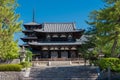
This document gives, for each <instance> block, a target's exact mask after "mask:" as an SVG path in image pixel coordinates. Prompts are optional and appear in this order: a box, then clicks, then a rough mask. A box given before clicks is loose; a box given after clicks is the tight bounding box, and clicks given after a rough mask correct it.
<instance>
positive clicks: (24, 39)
mask: <svg viewBox="0 0 120 80" xmlns="http://www.w3.org/2000/svg"><path fill="white" fill-rule="evenodd" d="M21 39H22V40H25V39H28V40H29V39H37V37H24V38H21Z"/></svg>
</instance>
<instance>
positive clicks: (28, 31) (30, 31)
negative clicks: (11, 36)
mask: <svg viewBox="0 0 120 80" xmlns="http://www.w3.org/2000/svg"><path fill="white" fill-rule="evenodd" d="M22 32H23V33H32V32H33V30H23V31H22Z"/></svg>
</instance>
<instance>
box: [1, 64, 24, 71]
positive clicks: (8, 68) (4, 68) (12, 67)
mask: <svg viewBox="0 0 120 80" xmlns="http://www.w3.org/2000/svg"><path fill="white" fill-rule="evenodd" d="M21 70H22V66H21V65H19V64H0V71H21Z"/></svg>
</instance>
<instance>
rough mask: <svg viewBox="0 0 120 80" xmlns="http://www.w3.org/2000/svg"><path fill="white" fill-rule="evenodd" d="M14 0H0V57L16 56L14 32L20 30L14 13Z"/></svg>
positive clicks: (4, 58) (16, 15)
mask: <svg viewBox="0 0 120 80" xmlns="http://www.w3.org/2000/svg"><path fill="white" fill-rule="evenodd" d="M17 6H18V4H17V3H16V0H0V59H2V60H8V59H13V58H16V57H18V50H19V48H18V45H17V41H14V39H13V38H14V33H15V32H19V31H20V30H21V28H20V25H21V22H19V21H18V18H19V15H18V14H16V13H15V9H16V7H17Z"/></svg>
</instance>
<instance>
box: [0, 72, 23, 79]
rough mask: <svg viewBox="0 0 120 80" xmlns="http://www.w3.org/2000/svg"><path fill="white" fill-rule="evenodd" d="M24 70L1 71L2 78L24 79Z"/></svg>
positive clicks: (0, 77)
mask: <svg viewBox="0 0 120 80" xmlns="http://www.w3.org/2000/svg"><path fill="white" fill-rule="evenodd" d="M22 78H23V75H22V72H0V80H23V79H22Z"/></svg>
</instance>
